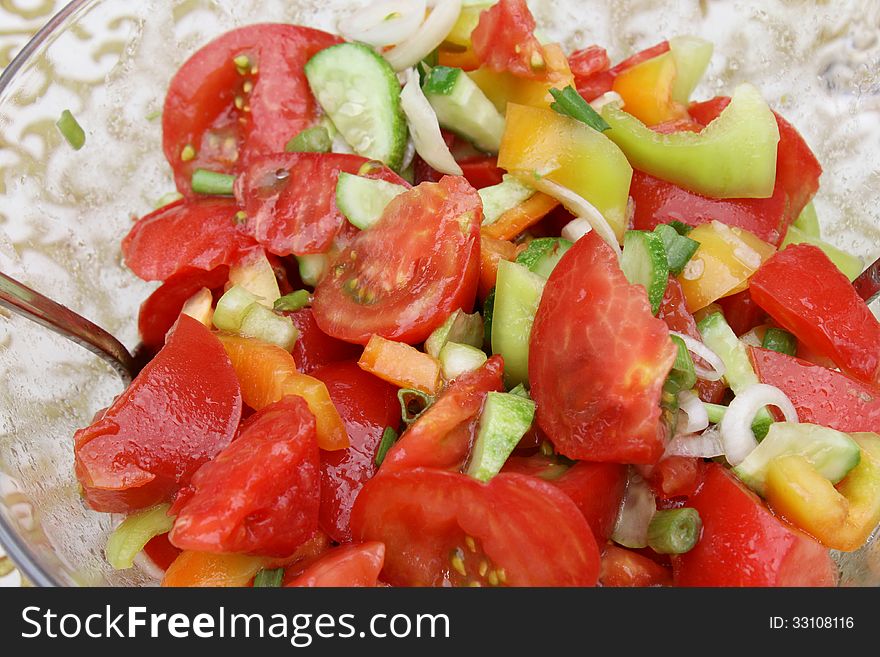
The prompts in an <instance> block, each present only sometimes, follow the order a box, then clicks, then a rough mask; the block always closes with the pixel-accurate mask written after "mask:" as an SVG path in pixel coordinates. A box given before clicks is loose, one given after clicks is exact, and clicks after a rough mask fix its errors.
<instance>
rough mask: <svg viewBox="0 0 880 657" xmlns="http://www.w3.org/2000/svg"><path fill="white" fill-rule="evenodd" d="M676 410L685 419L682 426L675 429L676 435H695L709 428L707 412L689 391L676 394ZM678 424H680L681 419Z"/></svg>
mask: <svg viewBox="0 0 880 657" xmlns="http://www.w3.org/2000/svg"><path fill="white" fill-rule="evenodd" d="M678 408H679V410H680V411H681V412H682V413H684V415H685V418H686V419H685V422H684V423H683V426H680V427H678V428H677V432H678V433H697V432H699V431H702V430H703V429H705V428H706V427H708V426H709V412H708V411H707V410H706V407H705V406H703V402H701V401H700V398H699V397H697V396H696V395H695V394H694V393H692V392H691V391H690V390H682V391H681V392H680V393H678ZM679 424H682V422H681V418H679Z"/></svg>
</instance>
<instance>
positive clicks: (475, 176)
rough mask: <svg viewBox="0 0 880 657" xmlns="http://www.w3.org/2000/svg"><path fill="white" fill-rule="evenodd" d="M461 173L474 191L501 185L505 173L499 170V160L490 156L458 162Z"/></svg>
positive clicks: (477, 156)
mask: <svg viewBox="0 0 880 657" xmlns="http://www.w3.org/2000/svg"><path fill="white" fill-rule="evenodd" d="M458 164H459V166H460V167H461V172H462V174H461V175H463V176H464V177H465V178H466V179H467V181H468V182H469V183H470V184H471V185H472V186H473V187H474V189H483V188H484V187H492V186H493V185H500V184H501V181H502V179H503V176H504V171H503V170H502V169H499V168H498V158H497V157H495V156H488V155H475V156H474V157H468V158H465V159H463V160H459V161H458Z"/></svg>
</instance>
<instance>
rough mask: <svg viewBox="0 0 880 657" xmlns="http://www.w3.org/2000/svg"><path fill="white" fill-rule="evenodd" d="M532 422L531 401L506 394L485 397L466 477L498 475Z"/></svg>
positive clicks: (533, 405) (533, 403)
mask: <svg viewBox="0 0 880 657" xmlns="http://www.w3.org/2000/svg"><path fill="white" fill-rule="evenodd" d="M534 419H535V402H533V401H532V400H531V399H527V398H526V397H521V396H520V395H515V394H512V393H507V392H490V393H489V394H488V395H486V402H485V404H483V413H482V415H480V429H479V432H478V433H477V439H476V441H475V442H474V448H473V451H472V452H471V460H470V464H469V465H468V469H467V474H468V475H470V476H471V477H473V478H474V479H479V480H480V481H489V480H490V479H491V478H492V477H494V476H495V475H496V474H498V473H499V472H500V471H501V468H502V467H503V466H504V463H505V462H506V461H507V458H508V457H509V456H510V454H511V452H513V450H514V448H515V447H516V446H517V444H518V443H519V441H520V440H522V437H523V436H524V435H525V433H526V431H528V430H529V427H531V426H532V421H533V420H534Z"/></svg>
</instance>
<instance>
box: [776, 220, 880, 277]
mask: <svg viewBox="0 0 880 657" xmlns="http://www.w3.org/2000/svg"><path fill="white" fill-rule="evenodd" d="M791 244H812V245H813V246H815V247H818V248H820V249H822V251H823V252H824V253H825V255H827V256H828V259H829V260H831V262H833V263H834V264H835V265H836V266H837V268H838V269H839V270H840V271H841V272H843V275H844V276H846V277H847V278H848V279H849V280H851V281H852V280H855V278H856V277H857V276H858V275H859V274H861V273H862V269H864V267H865V263H863V262H862V259H861V258H859V257H858V256H854V255H851V254H849V253H847V252H846V251H841V250H840V249H838V248H837V247H836V246H832V245H831V244H829V243H828V242H826V241H824V240H822V239H819V238H818V237H814V236H812V235H810V234H809V233H808V232H806V231H804V230H802V229H800V228H798V227H797V226H795V225H794V224H792V225H791V226H789V227H788V232H787V233H786V234H785V239H784V240H783V241H782V246H781V247H780V248H782V249H784V248H785V247H787V246H789V245H791Z"/></svg>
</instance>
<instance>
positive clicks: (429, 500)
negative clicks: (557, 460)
mask: <svg viewBox="0 0 880 657" xmlns="http://www.w3.org/2000/svg"><path fill="white" fill-rule="evenodd" d="M351 528H352V532H353V534H354V538H355V540H357V541H381V542H383V543H384V544H385V566H384V568H383V569H382V577H383V580H385V581H387V582H388V583H390V584H391V585H392V586H442V585H449V584H452V585H454V586H473V585H483V586H485V585H507V586H594V585H595V584H596V579H597V577H598V574H599V550H598V548H597V547H596V541H595V539H594V538H593V534H592V532H591V531H590V527H589V525H588V524H587V521H586V520H584V517H583V516H582V515H581V513H580V511H579V510H578V508H577V506H575V504H574V502H572V501H571V500H570V499H569V498H568V496H566V495H565V494H564V493H562V492H561V491H559V490H558V489H557V488H556V487H554V486H552V485H551V484H549V483H547V482H544V481H541V480H540V479H536V478H535V477H528V476H525V475H518V474H500V475H497V476H496V477H494V478H493V479H492V480H491V481H490V482H489V483H488V484H481V483H480V482H478V481H477V480H475V479H472V478H470V477H467V476H466V475H462V474H458V473H454V472H445V471H442V470H431V469H426V468H419V469H416V470H407V471H405V472H394V473H391V474H380V475H379V476H378V477H376V478H375V479H373V480H371V481H370V482H369V483H368V484H367V485H366V486H364V489H363V491H361V494H360V496H359V497H358V500H357V502H356V503H355V506H354V512H353V513H352V517H351Z"/></svg>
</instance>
